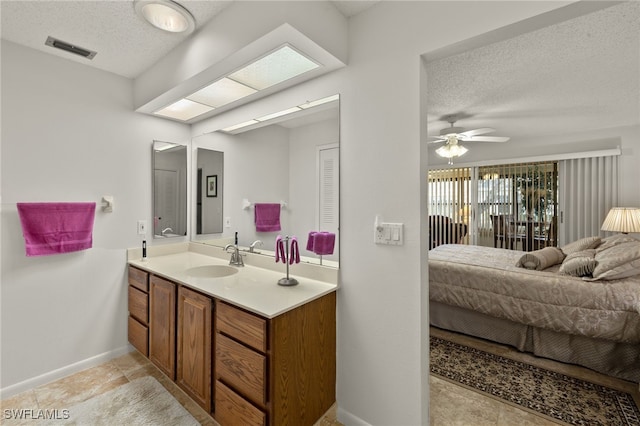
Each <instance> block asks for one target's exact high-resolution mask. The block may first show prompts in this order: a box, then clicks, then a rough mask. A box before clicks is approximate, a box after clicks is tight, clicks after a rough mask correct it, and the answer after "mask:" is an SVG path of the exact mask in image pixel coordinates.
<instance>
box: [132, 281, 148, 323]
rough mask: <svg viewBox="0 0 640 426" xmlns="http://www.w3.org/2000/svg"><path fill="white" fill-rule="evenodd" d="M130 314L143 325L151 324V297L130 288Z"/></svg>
mask: <svg viewBox="0 0 640 426" xmlns="http://www.w3.org/2000/svg"><path fill="white" fill-rule="evenodd" d="M129 314H130V315H131V316H132V317H134V318H135V319H137V320H138V321H140V322H141V323H143V324H145V325H146V324H149V295H148V294H147V293H143V292H141V291H140V290H138V289H137V288H135V287H133V286H129Z"/></svg>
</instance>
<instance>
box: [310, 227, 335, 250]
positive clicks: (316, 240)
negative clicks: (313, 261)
mask: <svg viewBox="0 0 640 426" xmlns="http://www.w3.org/2000/svg"><path fill="white" fill-rule="evenodd" d="M335 243H336V234H334V233H332V232H317V233H316V234H315V235H314V236H313V252H314V253H315V254H319V255H324V254H333V247H334V246H335Z"/></svg>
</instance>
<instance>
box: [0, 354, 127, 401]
mask: <svg viewBox="0 0 640 426" xmlns="http://www.w3.org/2000/svg"><path fill="white" fill-rule="evenodd" d="M133 350H134V348H133V346H131V345H130V344H127V345H126V346H122V347H120V348H117V349H114V350H112V351H108V352H104V353H101V354H98V355H96V356H93V357H91V358H87V359H84V360H82V361H78V362H76V363H73V364H69V365H67V366H65V367H62V368H58V369H56V370H53V371H49V372H47V373H44V374H41V375H39V376H36V377H32V378H30V379H27V380H24V381H22V382H19V383H16V384H13V385H10V386H7V387H4V388H2V389H0V400H5V399H8V398H11V397H12V396H14V395H17V394H19V393H22V392H25V391H28V390H30V389H33V388H35V387H37V386H40V385H44V384H47V383H51V382H53V381H55V380H58V379H61V378H63V377H67V376H70V375H71V374H74V373H77V372H80V371H82V370H86V369H87V368H91V367H95V366H97V365H100V364H102V363H104V362H107V361H110V360H112V359H113V358H117V357H119V356H121V355H124V354H127V353H129V352H131V351H133Z"/></svg>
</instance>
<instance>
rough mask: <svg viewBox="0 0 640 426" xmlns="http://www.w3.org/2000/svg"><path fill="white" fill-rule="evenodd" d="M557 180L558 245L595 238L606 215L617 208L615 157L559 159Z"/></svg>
mask: <svg viewBox="0 0 640 426" xmlns="http://www.w3.org/2000/svg"><path fill="white" fill-rule="evenodd" d="M560 177H561V178H560V205H561V206H562V217H561V219H562V220H561V223H560V225H559V240H560V241H559V242H560V244H566V243H569V242H572V241H576V240H578V239H580V238H584V237H590V236H595V235H599V234H600V227H601V225H602V222H603V221H604V218H605V216H606V215H607V212H608V211H609V209H611V207H616V206H617V205H618V156H615V155H614V156H604V157H591V158H577V159H571V160H563V161H561V162H560Z"/></svg>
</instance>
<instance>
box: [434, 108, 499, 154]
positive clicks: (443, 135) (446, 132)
mask: <svg viewBox="0 0 640 426" xmlns="http://www.w3.org/2000/svg"><path fill="white" fill-rule="evenodd" d="M448 122H449V124H450V125H451V126H449V127H447V128H444V129H442V130H441V131H440V136H436V137H433V138H434V139H435V140H433V141H431V142H429V143H442V142H445V145H443V146H441V147H440V148H438V149H436V154H438V155H439V156H440V157H444V158H448V159H449V164H453V158H454V157H460V156H461V155H464V154H465V153H466V152H467V151H468V149H467V148H465V147H464V146H462V145H460V144H459V143H458V142H460V141H463V142H507V141H508V140H509V138H508V137H505V136H482V135H484V134H486V133H491V132H495V129H492V128H490V127H483V128H480V129H473V130H465V129H463V128H462V127H455V126H454V124H455V122H456V117H455V116H453V117H451V118H449V119H448Z"/></svg>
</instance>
